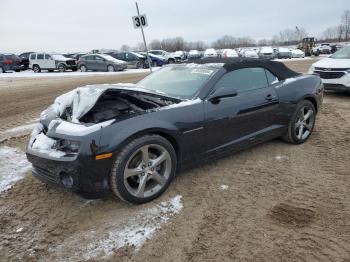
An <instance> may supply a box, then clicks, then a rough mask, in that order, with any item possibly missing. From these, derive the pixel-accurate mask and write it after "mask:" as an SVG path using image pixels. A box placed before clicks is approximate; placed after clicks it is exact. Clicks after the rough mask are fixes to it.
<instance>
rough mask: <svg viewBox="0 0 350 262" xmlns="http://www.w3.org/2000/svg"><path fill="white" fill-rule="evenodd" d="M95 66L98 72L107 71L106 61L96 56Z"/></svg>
mask: <svg viewBox="0 0 350 262" xmlns="http://www.w3.org/2000/svg"><path fill="white" fill-rule="evenodd" d="M95 65H96V68H97V69H96V70H98V71H106V70H107V63H106V59H104V58H103V57H101V56H99V55H95Z"/></svg>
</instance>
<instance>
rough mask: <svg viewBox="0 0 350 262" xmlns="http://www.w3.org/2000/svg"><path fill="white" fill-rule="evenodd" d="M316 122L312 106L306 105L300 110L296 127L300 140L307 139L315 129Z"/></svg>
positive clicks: (296, 133)
mask: <svg viewBox="0 0 350 262" xmlns="http://www.w3.org/2000/svg"><path fill="white" fill-rule="evenodd" d="M314 123H315V114H314V111H313V109H312V108H311V107H309V106H304V107H302V108H301V109H300V110H299V113H298V115H297V118H296V121H295V125H294V129H295V135H296V137H297V138H298V140H305V139H307V138H308V137H309V136H310V134H311V131H312V129H313V126H314Z"/></svg>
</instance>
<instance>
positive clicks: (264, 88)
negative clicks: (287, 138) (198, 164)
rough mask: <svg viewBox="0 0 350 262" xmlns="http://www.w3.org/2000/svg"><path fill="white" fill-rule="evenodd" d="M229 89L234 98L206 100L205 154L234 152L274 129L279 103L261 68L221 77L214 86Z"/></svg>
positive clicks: (229, 73) (240, 70)
mask: <svg viewBox="0 0 350 262" xmlns="http://www.w3.org/2000/svg"><path fill="white" fill-rule="evenodd" d="M220 88H225V89H232V90H234V91H235V92H236V93H237V95H236V96H234V97H227V98H223V99H220V101H219V102H218V103H213V102H210V101H209V99H207V100H205V113H206V127H205V130H206V142H207V153H209V154H210V153H217V152H218V151H225V150H226V149H229V148H232V147H234V148H236V149H237V150H238V149H240V148H242V147H244V146H246V145H247V144H251V143H254V142H258V141H261V140H263V139H265V138H266V137H267V135H268V134H269V130H270V129H271V128H272V129H273V126H274V123H275V121H276V114H277V113H278V108H279V102H278V97H277V94H276V91H275V89H274V88H273V87H271V86H270V85H269V84H268V79H267V75H266V72H265V69H263V68H243V69H238V70H234V71H230V72H227V73H226V74H224V75H223V76H222V77H221V78H220V79H219V80H218V81H217V82H216V84H215V85H214V89H213V90H214V91H215V90H217V89H220Z"/></svg>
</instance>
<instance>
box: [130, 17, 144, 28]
mask: <svg viewBox="0 0 350 262" xmlns="http://www.w3.org/2000/svg"><path fill="white" fill-rule="evenodd" d="M132 22H133V23H134V28H135V29H137V28H141V26H142V27H145V26H148V23H147V18H146V15H140V16H133V17H132Z"/></svg>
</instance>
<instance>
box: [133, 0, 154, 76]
mask: <svg viewBox="0 0 350 262" xmlns="http://www.w3.org/2000/svg"><path fill="white" fill-rule="evenodd" d="M135 4H136V10H137V16H138V17H139V19H141V18H140V11H139V5H138V4H137V2H135ZM140 28H141V32H142V37H143V43H144V44H145V49H146V54H147V61H148V66H149V70H150V71H151V73H152V66H151V61H150V59H149V55H148V47H147V43H146V38H145V33H144V32H143V25H142V23H140Z"/></svg>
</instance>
